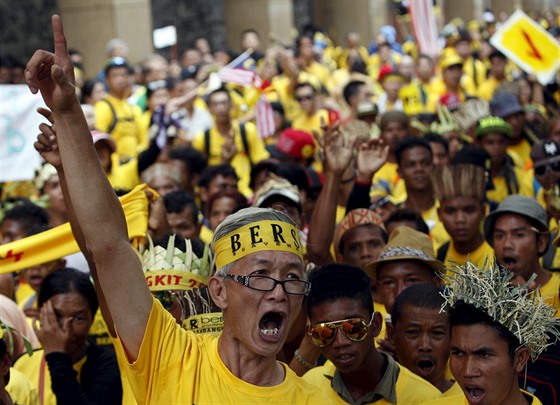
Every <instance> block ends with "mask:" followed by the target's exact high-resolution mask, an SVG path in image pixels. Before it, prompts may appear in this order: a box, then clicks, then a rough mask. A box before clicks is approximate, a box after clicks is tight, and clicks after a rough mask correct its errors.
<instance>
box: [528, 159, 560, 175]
mask: <svg viewBox="0 0 560 405" xmlns="http://www.w3.org/2000/svg"><path fill="white" fill-rule="evenodd" d="M534 170H535V175H537V176H544V175H545V174H546V172H547V171H548V170H550V171H551V172H553V173H555V174H557V173H560V160H559V161H557V162H552V163H549V164H547V165H543V166H535V169H534Z"/></svg>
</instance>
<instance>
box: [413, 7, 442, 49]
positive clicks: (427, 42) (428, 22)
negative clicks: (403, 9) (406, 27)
mask: <svg viewBox="0 0 560 405" xmlns="http://www.w3.org/2000/svg"><path fill="white" fill-rule="evenodd" d="M432 2H433V0H413V1H409V2H408V13H409V14H410V19H411V22H412V30H413V31H414V36H415V37H416V41H418V47H419V48H420V52H421V53H425V54H427V55H430V56H432V57H435V56H437V55H439V52H440V50H439V47H438V43H437V38H438V33H437V25H436V17H435V16H434V9H433V6H432Z"/></svg>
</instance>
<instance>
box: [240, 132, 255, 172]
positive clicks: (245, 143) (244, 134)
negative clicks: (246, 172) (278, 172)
mask: <svg viewBox="0 0 560 405" xmlns="http://www.w3.org/2000/svg"><path fill="white" fill-rule="evenodd" d="M239 132H240V133H241V142H243V149H245V153H246V154H247V158H248V159H249V163H250V164H251V169H252V168H253V161H252V160H251V151H250V150H249V141H248V140H247V130H246V129H245V124H239Z"/></svg>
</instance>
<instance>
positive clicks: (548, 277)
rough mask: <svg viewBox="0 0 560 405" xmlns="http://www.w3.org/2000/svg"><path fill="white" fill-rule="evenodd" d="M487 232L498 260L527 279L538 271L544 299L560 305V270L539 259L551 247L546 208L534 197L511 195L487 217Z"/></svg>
mask: <svg viewBox="0 0 560 405" xmlns="http://www.w3.org/2000/svg"><path fill="white" fill-rule="evenodd" d="M484 236H485V237H486V240H487V241H488V243H489V244H490V246H492V247H493V248H494V252H495V253H496V260H497V262H498V264H500V265H501V266H504V267H505V268H506V269H508V270H509V271H511V272H513V273H514V274H515V275H516V276H517V277H520V278H522V279H523V280H525V281H526V280H529V278H531V276H532V275H533V274H535V275H536V278H535V279H534V281H535V283H536V285H537V286H538V287H540V294H541V295H542V297H543V299H544V301H545V302H546V303H547V304H548V305H550V306H552V307H553V308H555V309H556V310H559V309H560V273H558V272H550V271H548V270H546V269H543V268H542V266H541V264H540V262H539V258H540V257H541V256H543V255H544V254H545V253H546V251H547V249H548V248H549V241H550V231H549V229H548V218H547V216H546V212H545V210H544V208H543V207H541V206H540V205H539V203H538V202H537V201H536V200H535V199H534V198H530V197H525V196H520V195H512V196H509V197H508V198H506V199H505V200H504V201H502V202H501V203H500V205H498V208H496V209H495V210H494V211H492V212H491V213H490V214H489V215H488V216H487V217H486V219H485V220H484ZM558 316H560V313H559V314H558Z"/></svg>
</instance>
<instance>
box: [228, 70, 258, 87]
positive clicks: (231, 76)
mask: <svg viewBox="0 0 560 405" xmlns="http://www.w3.org/2000/svg"><path fill="white" fill-rule="evenodd" d="M218 77H219V78H220V80H221V81H222V83H234V84H238V85H239V86H243V87H249V86H252V85H253V84H254V85H255V86H256V87H260V86H261V85H262V79H261V78H260V77H259V75H257V74H256V73H255V72H253V71H252V70H248V69H243V68H232V67H227V66H225V67H223V68H221V69H220V70H218Z"/></svg>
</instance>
